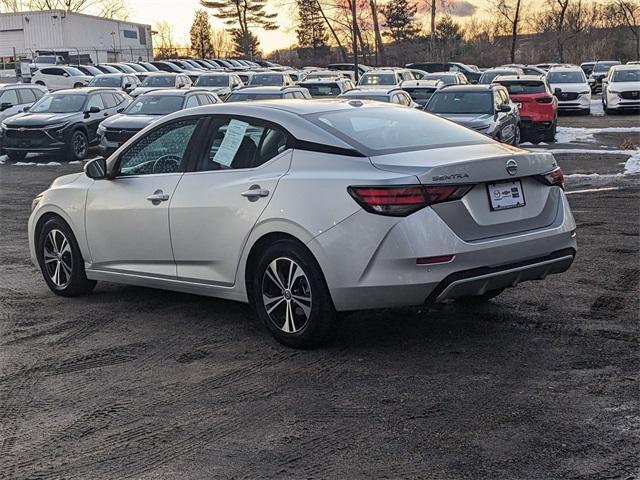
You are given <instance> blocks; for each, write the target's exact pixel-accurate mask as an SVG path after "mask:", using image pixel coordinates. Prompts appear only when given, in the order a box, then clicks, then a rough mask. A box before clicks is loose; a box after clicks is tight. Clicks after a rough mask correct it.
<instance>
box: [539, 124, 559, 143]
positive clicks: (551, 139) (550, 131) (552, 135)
mask: <svg viewBox="0 0 640 480" xmlns="http://www.w3.org/2000/svg"><path fill="white" fill-rule="evenodd" d="M556 130H557V120H554V121H553V123H552V124H551V126H550V127H549V128H547V129H546V130H545V132H544V135H543V137H542V138H544V141H545V142H546V143H555V141H556Z"/></svg>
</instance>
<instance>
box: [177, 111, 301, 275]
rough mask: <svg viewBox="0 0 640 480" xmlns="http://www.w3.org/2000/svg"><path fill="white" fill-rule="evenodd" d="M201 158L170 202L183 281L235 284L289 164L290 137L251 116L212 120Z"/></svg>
mask: <svg viewBox="0 0 640 480" xmlns="http://www.w3.org/2000/svg"><path fill="white" fill-rule="evenodd" d="M201 137H202V148H201V154H200V155H199V156H198V158H197V159H196V160H195V161H194V163H193V165H192V166H191V168H190V171H189V172H187V173H185V175H184V177H183V178H182V180H181V182H180V184H179V185H178V188H177V189H176V192H175V194H174V196H173V200H172V202H171V207H170V212H169V217H170V219H169V223H170V229H171V242H172V244H173V251H174V256H175V259H176V264H177V275H178V277H179V278H180V279H184V280H191V281H198V282H204V283H211V284H215V285H225V286H229V285H233V284H234V282H235V276H236V270H237V267H238V261H239V258H240V254H241V252H242V249H243V248H244V245H245V242H246V240H247V238H248V236H249V233H250V232H251V230H252V229H253V227H254V225H255V223H256V222H257V220H258V218H259V217H260V215H261V213H262V212H263V210H264V209H265V207H266V206H267V205H268V203H269V201H270V200H271V198H272V196H273V193H274V191H275V189H276V185H277V183H278V181H279V179H280V178H281V177H282V176H283V175H284V174H285V173H286V172H287V171H288V169H289V165H290V163H291V155H292V149H291V146H292V142H291V137H290V136H289V135H288V134H287V133H286V132H285V131H284V130H283V129H282V128H280V127H278V126H277V125H273V124H270V123H266V122H263V121H260V120H256V119H252V118H247V117H230V116H214V117H211V120H210V123H209V124H208V127H207V129H206V133H204V134H203V135H202V136H201Z"/></svg>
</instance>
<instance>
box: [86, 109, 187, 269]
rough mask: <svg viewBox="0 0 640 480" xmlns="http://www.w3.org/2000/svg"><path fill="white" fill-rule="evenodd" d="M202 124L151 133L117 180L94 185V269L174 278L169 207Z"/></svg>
mask: <svg viewBox="0 0 640 480" xmlns="http://www.w3.org/2000/svg"><path fill="white" fill-rule="evenodd" d="M197 123H198V120H197V119H193V118H192V119H184V120H178V121H174V122H170V123H167V124H164V125H162V126H160V127H158V128H156V129H155V130H153V131H151V132H149V133H148V134H147V135H145V136H144V137H142V138H140V139H139V140H138V141H137V142H136V143H134V144H133V145H131V146H130V147H129V148H128V149H127V150H125V151H124V152H123V153H122V154H121V155H119V157H118V159H117V160H116V166H115V178H113V179H112V180H97V181H95V182H94V184H93V185H92V186H91V188H90V189H89V192H88V197H87V206H86V231H87V241H88V244H89V250H90V253H91V264H92V265H91V268H92V269H94V270H103V271H111V272H118V273H129V274H141V275H142V274H143V275H151V276H159V277H170V278H175V275H176V266H175V261H174V258H173V251H172V248H171V238H170V236H169V204H170V202H171V199H172V197H173V195H174V192H175V190H176V187H177V186H178V183H179V182H180V179H181V177H182V175H183V173H182V172H183V167H184V165H186V163H187V160H186V159H187V157H188V156H189V152H190V149H189V145H190V141H191V138H192V136H193V133H194V131H195V128H196V125H197Z"/></svg>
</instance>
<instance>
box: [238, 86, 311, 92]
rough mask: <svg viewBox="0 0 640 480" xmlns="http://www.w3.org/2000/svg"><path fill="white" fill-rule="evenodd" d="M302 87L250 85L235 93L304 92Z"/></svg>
mask: <svg viewBox="0 0 640 480" xmlns="http://www.w3.org/2000/svg"><path fill="white" fill-rule="evenodd" d="M302 89H303V88H302V87H296V86H293V85H287V86H284V87H279V86H278V85H250V86H247V87H240V88H238V89H236V90H234V91H233V93H235V92H241V93H274V92H282V91H284V90H302Z"/></svg>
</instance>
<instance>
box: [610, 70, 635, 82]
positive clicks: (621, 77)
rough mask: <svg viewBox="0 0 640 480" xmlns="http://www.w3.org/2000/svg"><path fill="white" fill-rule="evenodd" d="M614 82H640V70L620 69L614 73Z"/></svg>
mask: <svg viewBox="0 0 640 480" xmlns="http://www.w3.org/2000/svg"><path fill="white" fill-rule="evenodd" d="M611 80H612V81H613V82H640V70H618V71H617V72H614V73H613V78H612V79H611Z"/></svg>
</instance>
